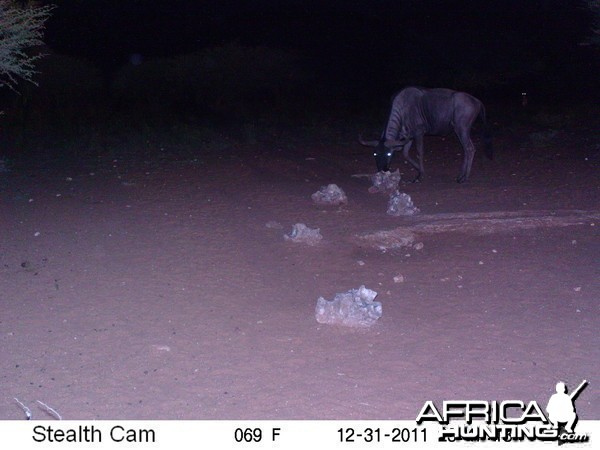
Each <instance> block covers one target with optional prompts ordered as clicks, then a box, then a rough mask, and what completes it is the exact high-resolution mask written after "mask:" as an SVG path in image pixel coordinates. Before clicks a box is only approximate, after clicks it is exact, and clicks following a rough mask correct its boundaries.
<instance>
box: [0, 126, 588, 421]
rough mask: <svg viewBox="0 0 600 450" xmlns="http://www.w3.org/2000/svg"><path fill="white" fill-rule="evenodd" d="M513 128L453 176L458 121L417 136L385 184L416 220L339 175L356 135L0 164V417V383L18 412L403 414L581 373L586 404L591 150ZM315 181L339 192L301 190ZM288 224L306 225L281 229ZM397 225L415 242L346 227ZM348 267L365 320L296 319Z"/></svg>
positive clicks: (351, 162)
mask: <svg viewBox="0 0 600 450" xmlns="http://www.w3.org/2000/svg"><path fill="white" fill-rule="evenodd" d="M526 136H527V135H526V134H523V135H521V136H518V137H515V138H506V137H505V138H502V137H500V139H497V140H496V142H495V145H496V150H497V152H498V158H497V160H495V161H488V160H485V159H484V157H483V154H482V152H480V153H478V154H477V155H476V160H475V163H474V167H473V173H472V177H471V180H470V181H469V182H467V183H466V184H463V185H459V184H457V183H455V182H454V178H455V177H456V175H457V174H458V171H459V167H460V161H461V158H462V156H461V154H460V148H459V146H458V143H457V141H456V139H454V138H448V139H446V140H442V139H439V138H431V139H428V140H427V141H426V156H427V161H426V169H427V170H428V173H427V176H426V177H425V178H424V180H423V182H421V183H417V184H410V183H409V184H402V185H401V189H402V190H403V191H404V192H406V193H408V194H409V195H410V196H411V197H412V199H413V201H414V203H415V205H416V206H417V207H419V208H420V210H421V216H415V217H413V218H402V217H391V216H388V215H386V213H385V211H386V206H387V197H386V196H384V195H382V194H369V193H368V188H369V186H370V184H369V181H368V180H367V179H365V178H357V177H352V175H353V174H360V173H372V172H373V171H374V161H373V160H372V157H371V154H370V152H369V151H368V150H365V149H364V148H362V147H360V146H358V144H354V143H352V144H349V145H341V144H338V145H325V144H320V143H318V142H313V143H312V144H306V145H296V146H292V147H290V148H286V149H285V150H284V149H281V148H279V147H278V145H277V144H276V143H273V144H264V145H263V144H260V143H258V144H253V145H240V146H236V145H232V146H231V147H229V148H224V149H221V150H220V151H219V152H218V154H215V153H214V152H213V153H210V152H209V153H203V151H202V149H198V151H197V155H196V156H195V158H187V159H186V158H164V159H162V160H154V161H153V162H144V161H140V160H137V161H134V160H131V161H127V160H116V161H115V162H114V163H113V162H111V163H110V164H104V165H98V166H96V167H90V166H86V165H85V164H83V163H81V164H80V163H78V162H77V161H73V162H71V163H69V164H65V165H63V166H62V167H58V166H57V165H56V164H54V165H52V164H48V165H39V166H38V167H33V166H31V167H29V168H27V169H23V168H21V169H19V168H16V169H14V170H12V171H11V172H9V173H3V174H0V176H1V177H2V183H1V187H2V192H1V193H0V227H1V230H2V233H1V235H0V386H1V389H0V392H1V394H2V395H1V396H0V419H23V418H24V413H23V410H22V409H21V407H20V406H19V405H18V404H17V403H16V402H15V400H13V398H14V397H16V398H18V399H19V400H20V401H22V402H23V403H24V404H27V405H28V406H29V407H30V408H31V409H32V410H33V413H34V418H38V419H41V418H49V417H48V415H46V414H45V413H44V411H42V410H41V409H40V408H38V407H37V406H36V403H35V402H36V400H40V401H42V402H45V403H47V404H48V405H49V406H52V407H53V408H54V409H56V410H57V411H58V412H59V413H60V414H61V415H62V417H63V418H66V419H150V418H152V419H414V418H415V417H416V415H417V414H418V412H419V410H420V409H421V407H422V406H423V404H424V402H425V401H427V400H434V401H442V400H450V399H482V400H508V399H520V400H523V401H525V402H527V401H531V400H537V401H538V402H539V403H540V404H543V405H544V406H545V404H546V402H547V401H548V399H549V398H550V395H551V394H552V393H553V392H554V386H555V384H556V382H557V381H560V380H562V381H564V382H565V383H566V384H567V385H568V386H569V387H570V388H571V389H573V388H574V387H575V386H577V385H578V384H579V383H580V382H581V381H582V380H583V379H587V380H588V381H589V382H590V384H589V386H588V387H587V388H586V389H585V390H584V391H583V392H582V393H581V395H580V396H579V397H578V399H577V402H576V406H577V412H578V414H579V417H580V419H600V377H599V374H600V334H599V332H598V329H599V328H600V315H599V312H600V311H599V299H600V260H599V258H600V239H599V231H600V180H599V178H598V163H599V157H598V150H597V147H594V145H595V144H594V142H593V141H591V142H590V139H589V137H586V136H585V135H581V134H577V133H574V134H565V135H563V136H561V138H560V139H559V142H560V145H556V146H550V147H547V146H541V147H536V146H533V145H531V143H530V142H528V141H527V139H526ZM393 166H394V168H396V167H400V169H401V172H402V173H403V174H404V175H405V176H406V179H409V178H411V177H412V176H414V172H412V170H411V169H409V167H408V166H406V165H404V164H402V163H401V161H400V158H398V159H397V160H395V161H394V163H393ZM329 183H336V184H337V185H339V186H340V187H341V188H342V189H344V191H345V192H346V194H347V195H348V198H349V201H348V204H347V205H344V206H340V207H324V206H317V205H315V204H313V202H312V201H311V198H310V197H311V194H312V193H313V192H315V191H317V190H318V189H319V188H320V187H321V186H323V185H326V184H329ZM486 220H492V221H493V223H494V225H493V226H492V227H491V229H486V226H487V225H489V222H486ZM269 222H271V223H270V226H269V227H268V226H266V224H267V223H269ZM273 222H276V223H273ZM298 222H302V223H305V224H307V225H308V226H310V227H319V228H320V229H321V233H322V235H323V236H324V239H323V241H322V242H321V243H320V244H319V245H317V246H313V247H311V246H306V245H303V244H295V243H292V242H289V241H286V240H284V239H283V234H284V233H289V232H290V231H291V228H292V226H293V225H294V224H295V223H298ZM277 224H280V225H281V228H278V225H277ZM436 224H437V228H436V226H435V225H436ZM486 224H487V225H486ZM431 225H433V228H431V227H430V228H427V226H431ZM445 226H448V228H444V227H445ZM397 227H407V228H409V229H411V230H412V231H413V232H414V233H416V235H417V237H418V240H419V241H420V242H422V243H423V248H422V249H420V250H419V249H415V248H401V249H389V250H386V251H382V250H380V249H377V248H373V247H371V246H370V245H367V244H368V243H365V242H362V241H361V240H360V239H357V238H356V236H357V235H362V234H365V233H375V232H377V231H386V230H394V229H396V228H397ZM411 227H412V228H411ZM399 275H402V277H403V280H404V281H403V282H395V281H394V277H397V276H399ZM396 280H399V278H396ZM362 284H364V285H366V286H367V287H368V288H371V289H374V290H376V291H377V292H378V293H379V295H378V297H377V300H379V301H381V302H382V303H383V316H382V318H381V319H380V320H379V321H378V323H376V324H375V325H374V326H373V327H371V328H368V329H353V328H344V327H339V326H331V325H321V324H319V323H317V322H316V320H315V317H314V308H315V304H316V300H317V298H318V297H319V296H324V297H325V298H328V299H331V298H333V297H334V295H335V294H336V293H337V292H345V291H347V290H349V289H352V288H358V287H359V286H360V285H362Z"/></svg>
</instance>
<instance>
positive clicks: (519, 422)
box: [416, 380, 590, 445]
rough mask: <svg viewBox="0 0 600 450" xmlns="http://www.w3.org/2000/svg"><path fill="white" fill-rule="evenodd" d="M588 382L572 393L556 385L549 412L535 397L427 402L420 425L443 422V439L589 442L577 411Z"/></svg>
mask: <svg viewBox="0 0 600 450" xmlns="http://www.w3.org/2000/svg"><path fill="white" fill-rule="evenodd" d="M587 385H588V382H587V380H583V381H582V382H581V384H580V385H579V386H577V388H576V389H575V390H574V391H573V392H571V393H570V394H569V393H568V390H567V386H566V384H565V383H563V382H562V381H561V382H558V383H557V384H556V393H555V394H553V395H552V396H551V397H550V399H549V401H548V405H547V406H546V412H547V415H546V414H544V411H543V410H542V408H541V407H540V405H539V404H538V402H536V401H535V400H532V401H530V402H529V403H525V402H523V401H521V400H504V401H486V400H450V401H444V402H443V403H442V408H440V409H438V408H437V407H436V406H435V404H434V403H433V402H432V401H427V402H425V404H424V405H423V408H421V411H420V412H419V415H418V416H417V419H416V422H417V425H421V424H422V423H423V422H437V423H438V424H440V425H442V428H441V431H440V435H439V437H438V440H439V441H440V442H455V441H460V440H465V441H505V442H508V441H525V440H527V441H535V440H541V441H558V444H559V445H562V444H565V443H570V442H588V441H589V439H590V437H589V435H588V434H585V433H579V434H578V433H575V431H574V429H575V425H576V423H577V412H576V409H575V399H576V398H577V396H578V395H579V394H580V393H581V391H583V389H584V388H585V387H586V386H587Z"/></svg>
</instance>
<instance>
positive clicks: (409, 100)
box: [359, 87, 493, 183]
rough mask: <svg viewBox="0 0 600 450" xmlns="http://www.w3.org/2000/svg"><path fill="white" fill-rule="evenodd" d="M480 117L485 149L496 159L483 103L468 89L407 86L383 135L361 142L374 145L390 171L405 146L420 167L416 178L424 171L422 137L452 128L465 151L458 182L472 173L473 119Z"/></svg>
mask: <svg viewBox="0 0 600 450" xmlns="http://www.w3.org/2000/svg"><path fill="white" fill-rule="evenodd" d="M478 117H481V118H482V120H483V124H484V143H485V153H486V155H487V156H488V157H489V158H490V159H493V150H492V146H491V138H490V134H489V128H488V126H487V122H486V117H485V108H484V106H483V103H481V101H479V100H478V99H476V98H475V97H473V96H472V95H469V94H467V93H465V92H457V91H453V90H450V89H426V88H421V87H407V88H405V89H403V90H401V91H400V92H398V93H397V94H396V95H395V96H394V98H393V100H392V108H391V111H390V115H389V118H388V120H387V124H386V126H385V129H384V130H383V133H382V134H381V138H380V139H379V140H376V141H364V140H363V139H362V138H360V139H359V141H360V143H361V144H363V145H367V146H370V147H375V153H374V156H375V162H376V164H377V170H378V171H388V170H389V167H390V161H391V160H392V156H393V155H394V152H395V151H396V150H398V149H400V148H402V153H403V155H404V158H405V159H406V160H407V161H408V162H409V163H410V164H411V165H412V166H413V167H414V168H415V169H417V171H418V174H417V176H416V178H415V179H414V180H413V181H418V180H419V179H420V178H421V176H422V175H423V174H424V173H425V169H424V167H423V137H424V136H425V135H434V136H445V135H447V134H449V133H450V132H451V131H452V130H454V132H455V133H456V135H457V136H458V139H459V140H460V143H461V144H462V147H463V149H464V152H465V156H464V161H463V164H462V170H461V172H460V175H459V176H458V178H457V179H456V181H458V182H459V183H462V182H464V181H467V179H468V178H469V175H470V173H471V165H472V164H473V156H474V155H475V146H474V145H473V142H472V141H471V127H472V126H473V122H475V120H476V119H477V118H478ZM413 142H415V143H416V147H417V156H418V162H417V161H415V160H413V159H412V158H411V157H410V155H409V150H410V148H411V147H412V144H413Z"/></svg>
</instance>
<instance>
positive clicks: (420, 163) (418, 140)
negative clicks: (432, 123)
mask: <svg viewBox="0 0 600 450" xmlns="http://www.w3.org/2000/svg"><path fill="white" fill-rule="evenodd" d="M414 141H415V142H416V144H417V158H418V163H417V161H415V160H414V159H412V158H411V157H410V155H409V150H410V148H411V146H412V143H413V141H409V142H408V143H407V144H406V145H405V146H404V150H403V151H402V154H403V155H404V159H406V160H407V161H408V162H409V163H410V164H411V165H412V166H413V167H414V168H415V169H416V170H417V172H418V173H417V176H416V177H415V179H414V180H412V182H413V183H416V182H417V181H419V180H420V179H421V176H423V174H424V173H425V168H424V166H423V136H415V138H414Z"/></svg>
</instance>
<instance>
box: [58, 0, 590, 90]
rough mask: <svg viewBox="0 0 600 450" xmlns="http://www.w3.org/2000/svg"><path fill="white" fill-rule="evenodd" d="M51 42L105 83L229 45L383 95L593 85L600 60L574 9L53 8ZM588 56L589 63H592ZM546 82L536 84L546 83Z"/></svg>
mask: <svg viewBox="0 0 600 450" xmlns="http://www.w3.org/2000/svg"><path fill="white" fill-rule="evenodd" d="M52 3H54V4H56V5H58V8H57V9H56V11H55V13H54V17H53V18H52V19H51V21H50V22H49V24H48V30H47V42H48V44H49V45H50V46H51V47H52V48H53V49H54V50H55V51H57V52H61V53H67V54H70V55H74V56H78V57H82V58H85V59H87V60H90V61H92V62H94V63H95V64H96V65H97V66H98V67H99V68H101V69H102V70H103V71H105V72H107V73H110V72H111V71H113V70H115V69H116V68H118V67H119V66H121V65H122V64H124V63H126V62H127V60H128V58H129V56H130V55H131V54H134V53H136V54H137V53H139V54H141V55H143V56H144V58H145V59H149V58H153V57H164V56H171V55H176V54H182V53H187V52H192V51H196V50H199V49H202V48H204V47H208V46H212V45H219V44H225V43H229V42H235V43H238V44H241V45H252V46H254V45H263V46H267V47H273V48H285V49H291V50H294V51H296V52H299V53H300V54H302V55H303V56H304V57H306V58H307V59H308V60H309V61H310V63H311V64H312V65H313V68H314V69H315V70H317V71H318V72H319V74H320V76H321V77H322V78H323V79H325V80H328V82H329V83H331V84H336V83H337V84H342V85H347V86H348V87H349V88H355V87H357V86H364V85H368V84H372V85H374V84H377V85H379V86H380V87H381V88H382V89H388V87H389V88H391V86H392V85H394V84H396V85H397V84H398V83H399V82H402V81H404V80H403V79H402V76H399V75H398V74H406V77H405V78H406V79H408V80H410V81H413V80H414V82H417V81H421V82H422V83H423V84H431V83H443V82H444V81H445V80H451V79H453V78H452V76H453V75H456V73H466V74H471V73H472V74H476V75H477V76H480V75H481V74H487V76H490V77H497V78H506V79H509V80H511V82H513V83H515V84H518V83H523V84H527V83H529V84H537V85H538V86H540V83H541V84H544V83H545V84H547V86H548V89H549V90H552V89H554V90H556V89H558V87H559V86H561V85H563V86H564V85H565V84H578V83H579V84H580V85H587V84H594V83H595V81H594V80H595V78H597V76H596V75H594V74H597V70H598V50H597V49H594V48H593V47H590V46H584V45H581V43H582V42H583V41H584V40H585V39H586V38H587V37H588V36H589V29H590V27H591V17H590V15H589V13H588V12H587V11H586V10H585V9H583V8H582V7H581V5H582V2H580V1H578V0H527V1H523V0H486V1H481V0H462V1H458V0H457V1H431V0H405V1H401V0H396V1H389V0H371V1H357V0H354V1H352V0H337V1H336V0H332V1H316V0H307V1H300V0H282V1H276V0H247V1H234V0H218V1H190V0H55V1H53V2H52ZM594 52H595V53H594ZM542 81H543V83H542Z"/></svg>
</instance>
